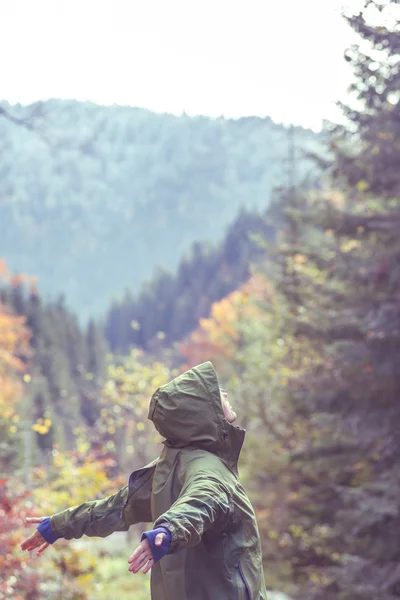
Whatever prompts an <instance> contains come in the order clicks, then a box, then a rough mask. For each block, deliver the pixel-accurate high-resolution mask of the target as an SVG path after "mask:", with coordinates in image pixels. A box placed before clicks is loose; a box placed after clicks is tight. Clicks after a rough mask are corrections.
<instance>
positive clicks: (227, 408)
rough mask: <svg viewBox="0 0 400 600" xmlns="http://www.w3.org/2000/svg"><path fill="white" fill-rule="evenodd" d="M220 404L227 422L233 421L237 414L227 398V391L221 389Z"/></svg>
mask: <svg viewBox="0 0 400 600" xmlns="http://www.w3.org/2000/svg"><path fill="white" fill-rule="evenodd" d="M221 404H222V410H223V411H224V415H225V419H226V420H227V421H229V423H233V422H234V421H236V419H237V414H236V413H235V411H234V410H233V408H232V406H231V404H230V402H229V400H228V394H227V392H224V391H223V390H221Z"/></svg>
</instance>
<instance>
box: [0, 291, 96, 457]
mask: <svg viewBox="0 0 400 600" xmlns="http://www.w3.org/2000/svg"><path fill="white" fill-rule="evenodd" d="M0 294H1V300H2V302H4V303H5V305H8V306H9V307H10V308H11V309H12V311H13V313H15V314H16V315H21V316H24V317H25V319H26V321H25V322H26V326H27V328H28V329H29V331H30V334H31V335H30V345H31V348H32V358H31V361H30V362H31V364H30V365H29V371H30V372H31V373H32V377H31V383H30V385H29V388H28V386H27V391H26V393H27V394H28V395H29V397H30V402H31V403H32V409H31V411H30V418H31V419H32V422H33V423H36V424H37V425H36V432H37V436H36V437H37V443H38V446H39V447H40V448H41V449H42V450H45V449H50V448H51V447H52V444H53V441H54V440H55V439H57V442H58V443H60V444H61V445H67V447H69V446H71V444H72V443H73V439H74V429H75V428H76V427H79V426H80V425H81V424H82V420H83V422H84V423H86V424H87V425H93V423H94V421H95V420H96V418H97V417H98V414H99V407H98V403H97V396H98V393H99V389H100V386H101V383H102V381H103V378H104V375H105V361H106V351H107V347H106V342H105V339H104V336H103V334H102V332H101V328H100V327H99V326H98V325H97V324H95V323H94V322H93V321H91V322H90V323H89V325H88V326H87V328H86V330H85V329H82V328H81V327H80V325H79V324H78V321H77V318H76V317H75V315H73V314H72V313H71V312H70V311H69V310H68V309H67V308H66V306H65V302H64V299H63V298H62V297H60V298H59V299H58V300H56V301H53V302H43V301H42V300H41V298H40V296H39V295H38V294H37V292H36V290H35V289H31V291H30V292H27V290H26V287H25V286H24V285H22V284H21V285H19V284H17V285H7V286H4V287H3V288H2V289H1V290H0ZM27 368H28V366H27ZM46 424H47V425H46ZM54 428H56V432H57V433H56V434H55V433H54V431H53V429H54Z"/></svg>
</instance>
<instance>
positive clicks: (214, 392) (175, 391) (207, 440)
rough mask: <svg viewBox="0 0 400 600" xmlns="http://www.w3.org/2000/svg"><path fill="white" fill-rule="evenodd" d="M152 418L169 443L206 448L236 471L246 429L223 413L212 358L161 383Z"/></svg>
mask: <svg viewBox="0 0 400 600" xmlns="http://www.w3.org/2000/svg"><path fill="white" fill-rule="evenodd" d="M149 419H150V420H151V421H153V423H154V425H155V428H156V429H157V431H158V432H159V433H160V434H161V435H162V436H163V437H164V438H165V442H164V443H165V444H166V445H167V446H170V447H173V448H186V447H188V446H191V447H194V448H199V449H201V450H207V451H208V452H212V453H213V454H216V455H217V456H219V457H220V458H222V459H223V460H224V461H225V462H226V463H227V464H228V465H229V466H230V467H231V469H233V470H234V471H235V473H237V463H238V460H239V455H240V451H241V449H242V446H243V442H244V437H245V431H244V430H243V429H240V428H239V427H235V426H234V425H232V424H231V423H229V422H228V421H227V419H226V418H225V416H224V412H223V410H222V405H221V396H220V390H219V383H218V377H217V373H216V371H215V369H214V366H213V365H212V363H211V362H205V363H203V364H201V365H198V366H197V367H193V368H192V369H190V370H189V371H186V373H183V374H182V375H179V377H176V378H175V379H173V380H172V381H171V382H170V383H167V384H166V385H163V386H162V387H160V388H159V389H158V390H157V391H156V392H155V393H154V394H153V396H152V398H151V402H150V409H149Z"/></svg>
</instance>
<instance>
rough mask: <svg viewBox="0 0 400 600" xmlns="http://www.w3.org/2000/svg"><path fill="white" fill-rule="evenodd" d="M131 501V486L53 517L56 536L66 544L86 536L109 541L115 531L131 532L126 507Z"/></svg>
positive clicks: (51, 521)
mask: <svg viewBox="0 0 400 600" xmlns="http://www.w3.org/2000/svg"><path fill="white" fill-rule="evenodd" d="M127 499H128V486H127V485H126V486H124V487H123V488H122V489H120V490H119V491H118V492H117V493H116V494H113V495H112V496H108V497H107V498H104V499H102V500H92V501H91V502H84V503H83V504H80V505H79V506H73V507H71V508H67V509H66V510H63V511H61V512H59V513H56V514H54V515H53V516H52V517H50V525H51V529H52V531H53V533H54V535H55V536H56V537H58V538H60V537H62V538H64V539H66V540H70V539H73V538H80V537H82V535H87V536H99V537H106V536H108V535H110V534H111V533H113V532H114V531H127V530H128V529H129V526H130V523H128V522H127V521H126V520H125V517H124V514H123V507H124V504H125V502H126V501H127Z"/></svg>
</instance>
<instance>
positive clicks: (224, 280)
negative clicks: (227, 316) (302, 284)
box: [105, 210, 273, 352]
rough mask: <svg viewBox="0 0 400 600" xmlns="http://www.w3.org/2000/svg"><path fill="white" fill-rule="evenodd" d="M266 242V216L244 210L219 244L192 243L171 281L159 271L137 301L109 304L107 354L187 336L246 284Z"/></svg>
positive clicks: (268, 230)
mask: <svg viewBox="0 0 400 600" xmlns="http://www.w3.org/2000/svg"><path fill="white" fill-rule="evenodd" d="M265 237H268V238H270V239H272V237H273V227H272V226H270V225H268V224H267V223H266V220H265V216H262V215H261V214H259V213H256V212H250V211H245V210H243V211H241V213H240V214H239V216H238V217H237V218H236V220H235V221H234V222H233V223H232V225H231V226H230V227H229V229H228V231H227V233H226V235H225V237H224V239H223V240H222V242H221V243H220V244H218V245H215V244H214V245H211V244H206V243H203V244H201V243H199V242H197V243H195V244H193V246H192V249H191V252H190V254H189V255H188V256H186V257H185V258H184V259H183V260H182V261H181V263H180V265H179V267H178V270H177V273H176V275H175V276H174V275H172V274H171V273H169V272H167V271H164V270H162V269H159V270H158V271H156V273H155V274H154V276H153V278H152V279H151V280H150V281H149V282H148V283H147V284H146V285H145V286H143V288H142V291H141V292H140V294H139V295H138V296H137V297H133V296H132V295H131V294H129V293H127V294H126V296H125V298H124V299H123V300H122V301H121V302H118V301H116V302H114V303H113V305H112V306H111V307H110V310H109V312H108V315H107V319H106V327H105V333H106V337H107V340H108V342H109V345H110V347H111V349H112V350H113V351H117V352H126V351H127V349H128V348H129V347H130V346H139V347H141V348H144V349H151V348H152V342H154V341H156V340H159V341H160V342H162V343H163V344H167V345H170V344H171V343H172V342H174V341H176V340H180V339H182V338H183V337H185V336H186V335H187V334H188V333H190V332H191V331H192V330H193V329H195V327H196V326H197V323H198V321H199V319H201V318H202V317H205V316H208V314H209V311H210V307H211V305H212V303H213V302H215V301H217V300H220V299H221V298H223V297H224V296H226V295H228V294H229V293H230V292H232V291H233V290H235V289H236V288H237V287H238V286H240V285H241V284H242V283H243V282H245V281H246V279H248V277H249V275H250V267H251V264H252V263H253V262H256V261H257V259H259V258H260V257H261V256H263V254H264V250H263V249H262V248H261V246H260V239H264V238H265Z"/></svg>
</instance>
